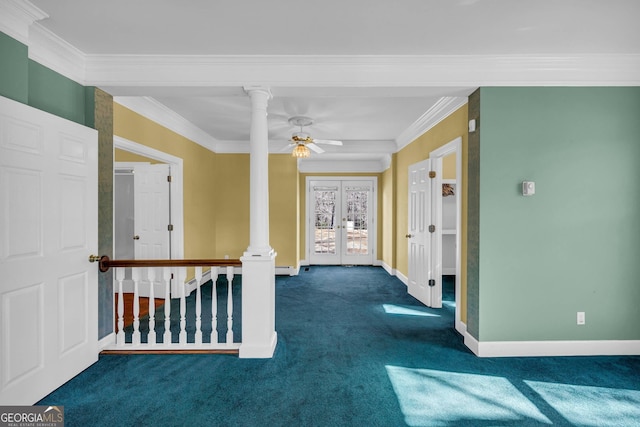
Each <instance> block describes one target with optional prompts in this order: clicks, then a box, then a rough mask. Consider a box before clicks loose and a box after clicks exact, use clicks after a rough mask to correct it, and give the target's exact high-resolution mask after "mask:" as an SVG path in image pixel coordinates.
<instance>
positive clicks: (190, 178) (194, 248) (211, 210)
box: [113, 103, 220, 258]
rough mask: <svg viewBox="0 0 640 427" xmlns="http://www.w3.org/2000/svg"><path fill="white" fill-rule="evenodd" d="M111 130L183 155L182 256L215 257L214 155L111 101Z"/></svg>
mask: <svg viewBox="0 0 640 427" xmlns="http://www.w3.org/2000/svg"><path fill="white" fill-rule="evenodd" d="M113 133H114V135H116V136H120V137H122V138H125V139H128V140H130V141H134V142H137V143H139V144H143V145H146V146H148V147H152V148H155V149H157V150H159V151H162V152H164V153H167V154H171V155H173V156H176V157H179V158H181V159H183V166H184V175H183V183H184V188H183V193H184V194H183V197H184V256H185V258H215V254H216V234H215V224H216V212H217V209H218V207H219V204H220V201H219V200H216V198H215V189H216V174H215V166H216V155H215V154H214V153H212V152H211V151H210V150H207V149H206V148H204V147H202V146H200V145H198V144H196V143H195V142H193V141H191V140H189V139H187V138H185V137H183V136H180V135H178V134H176V133H175V132H173V131H171V130H169V129H167V128H165V127H163V126H160V125H159V124H157V123H155V122H153V121H151V120H149V119H147V118H145V117H143V116H141V115H139V114H137V113H135V112H133V111H131V110H129V109H128V108H126V107H123V106H122V105H120V104H117V103H114V104H113Z"/></svg>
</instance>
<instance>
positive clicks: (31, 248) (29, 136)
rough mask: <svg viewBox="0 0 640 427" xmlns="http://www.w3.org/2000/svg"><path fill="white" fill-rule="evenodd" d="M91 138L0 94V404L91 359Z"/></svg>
mask: <svg viewBox="0 0 640 427" xmlns="http://www.w3.org/2000/svg"><path fill="white" fill-rule="evenodd" d="M97 141H98V137H97V132H96V131H95V130H93V129H89V128H86V127H84V126H81V125H78V124H76V123H72V122H70V121H67V120H64V119H61V118H59V117H56V116H53V115H51V114H48V113H45V112H43V111H40V110H37V109H34V108H31V107H28V106H26V105H24V104H20V103H18V102H15V101H11V100H8V99H6V98H0V405H11V404H14V405H29V404H33V403H35V402H37V401H38V400H39V399H41V398H42V397H44V396H46V395H47V394H48V393H50V392H51V391H53V390H55V389H56V388H57V387H59V386H60V385H62V384H63V383H65V382H66V381H68V380H69V379H71V378H72V377H73V376H75V375H77V374H78V373H79V372H81V371H82V370H84V369H86V368H87V367H88V366H89V365H91V364H92V363H94V362H96V361H97V360H98V269H97V267H96V265H95V264H90V263H89V262H88V256H89V254H90V253H95V252H96V250H97V247H98V191H97V190H98V177H97V170H98V167H97V166H98V154H97V153H98V150H97V149H98V144H97Z"/></svg>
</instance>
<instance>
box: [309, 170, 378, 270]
mask: <svg viewBox="0 0 640 427" xmlns="http://www.w3.org/2000/svg"><path fill="white" fill-rule="evenodd" d="M308 176H336V177H342V176H347V177H377V178H378V195H377V199H376V203H377V211H378V212H377V215H378V226H377V230H376V232H377V243H376V259H374V261H376V260H378V259H380V257H381V254H382V248H383V242H382V240H383V234H382V220H381V219H380V218H382V197H381V193H382V191H380V186H381V181H382V174H381V173H307V174H304V173H301V174H299V185H300V192H299V194H300V197H299V199H300V203H299V209H300V212H299V218H300V252H299V254H300V259H306V253H305V251H306V245H307V227H306V221H305V215H306V209H307V192H306V188H307V177H308Z"/></svg>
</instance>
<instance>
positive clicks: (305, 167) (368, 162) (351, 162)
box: [298, 153, 391, 173]
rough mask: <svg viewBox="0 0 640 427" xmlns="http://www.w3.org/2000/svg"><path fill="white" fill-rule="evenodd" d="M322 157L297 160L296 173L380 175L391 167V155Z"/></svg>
mask: <svg viewBox="0 0 640 427" xmlns="http://www.w3.org/2000/svg"><path fill="white" fill-rule="evenodd" d="M322 156H323V155H322V154H320V155H319V156H318V157H316V158H310V159H298V171H300V172H301V173H351V172H360V173H380V172H384V171H385V170H387V169H389V166H391V154H380V155H378V156H375V157H373V158H360V159H359V158H357V156H355V157H354V156H350V155H349V154H348V153H347V154H343V155H341V158H338V157H330V156H327V157H324V158H323V157H322ZM363 156H364V154H363ZM344 157H348V158H344Z"/></svg>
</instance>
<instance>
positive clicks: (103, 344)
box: [98, 332, 116, 352]
mask: <svg viewBox="0 0 640 427" xmlns="http://www.w3.org/2000/svg"><path fill="white" fill-rule="evenodd" d="M115 343H116V333H115V332H111V333H110V334H109V335H107V336H105V337H103V338H101V339H100V340H98V351H99V352H100V351H102V350H105V349H107V348H108V347H110V346H112V345H115Z"/></svg>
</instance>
